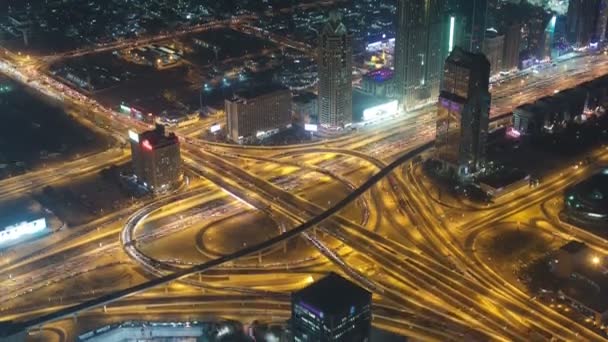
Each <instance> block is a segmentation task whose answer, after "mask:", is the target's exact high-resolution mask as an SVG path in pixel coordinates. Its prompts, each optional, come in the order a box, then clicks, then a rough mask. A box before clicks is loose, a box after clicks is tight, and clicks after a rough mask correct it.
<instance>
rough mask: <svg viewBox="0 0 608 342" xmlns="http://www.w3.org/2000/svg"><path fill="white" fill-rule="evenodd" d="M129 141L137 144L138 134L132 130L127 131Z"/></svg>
mask: <svg viewBox="0 0 608 342" xmlns="http://www.w3.org/2000/svg"><path fill="white" fill-rule="evenodd" d="M129 139H131V140H133V141H135V142H136V143H138V142H139V134H137V133H135V132H133V131H132V130H129Z"/></svg>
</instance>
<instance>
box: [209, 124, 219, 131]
mask: <svg viewBox="0 0 608 342" xmlns="http://www.w3.org/2000/svg"><path fill="white" fill-rule="evenodd" d="M221 129H222V126H220V124H215V125H213V126H211V127H209V131H210V132H211V133H215V132H218V131H219V130H221Z"/></svg>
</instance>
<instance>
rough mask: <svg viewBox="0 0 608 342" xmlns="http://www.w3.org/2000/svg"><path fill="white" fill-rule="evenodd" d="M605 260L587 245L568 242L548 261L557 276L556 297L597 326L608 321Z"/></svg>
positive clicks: (607, 288) (607, 280)
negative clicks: (589, 318)
mask: <svg viewBox="0 0 608 342" xmlns="http://www.w3.org/2000/svg"><path fill="white" fill-rule="evenodd" d="M607 262H608V260H607V259H606V258H605V257H602V256H600V255H598V254H597V253H596V252H595V251H593V250H591V249H590V248H589V247H588V246H587V245H586V244H584V243H581V242H578V241H570V242H569V243H567V244H566V245H564V246H562V247H561V248H560V249H559V250H558V251H556V252H555V253H554V255H553V257H552V258H551V260H550V261H549V266H550V269H551V272H552V273H553V274H554V275H555V276H556V277H557V278H558V279H559V282H558V283H559V288H558V293H557V294H558V296H559V298H561V299H563V300H564V301H566V302H568V303H569V304H570V305H571V306H572V307H573V308H574V309H576V310H577V311H579V312H580V313H582V314H584V315H586V316H588V317H591V318H592V319H593V320H594V321H595V323H596V324H597V325H602V324H605V323H606V322H607V320H608V268H607V267H606V265H608V263H607Z"/></svg>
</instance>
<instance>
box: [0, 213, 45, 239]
mask: <svg viewBox="0 0 608 342" xmlns="http://www.w3.org/2000/svg"><path fill="white" fill-rule="evenodd" d="M45 229H47V225H46V219H45V218H44V217H42V218H35V219H34V218H32V219H28V220H22V221H20V222H16V223H12V224H10V225H7V226H4V224H3V225H2V226H0V245H2V244H4V243H9V242H10V241H12V240H17V239H20V238H23V237H26V236H34V234H36V233H39V232H41V231H43V230H45Z"/></svg>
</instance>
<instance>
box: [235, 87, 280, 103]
mask: <svg viewBox="0 0 608 342" xmlns="http://www.w3.org/2000/svg"><path fill="white" fill-rule="evenodd" d="M284 90H289V89H288V88H286V87H284V86H282V85H280V84H268V85H265V86H260V87H254V88H250V89H245V90H241V91H237V92H236V93H235V94H234V96H233V97H232V98H231V99H230V101H239V100H252V99H255V98H257V97H260V96H263V95H267V94H271V93H274V92H277V91H284Z"/></svg>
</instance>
